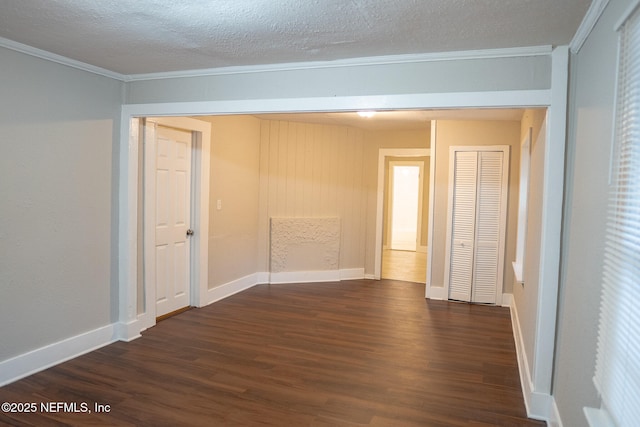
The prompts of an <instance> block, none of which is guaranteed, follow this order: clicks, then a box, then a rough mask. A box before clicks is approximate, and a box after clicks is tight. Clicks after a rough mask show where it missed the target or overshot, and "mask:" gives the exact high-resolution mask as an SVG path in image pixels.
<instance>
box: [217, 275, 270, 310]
mask: <svg viewBox="0 0 640 427" xmlns="http://www.w3.org/2000/svg"><path fill="white" fill-rule="evenodd" d="M263 274H264V273H254V274H249V275H248V276H244V277H241V278H239V279H236V280H232V281H231V282H227V283H225V284H223V285H220V286H216V287H215V288H211V289H209V290H208V291H207V300H206V301H205V305H209V304H212V303H214V302H216V301H220V300H221V299H224V298H227V297H230V296H231V295H234V294H237V293H238V292H242V291H244V290H245V289H249V288H251V287H253V286H255V285H257V284H259V283H266V282H268V280H267V281H264V276H263ZM267 275H268V274H267Z"/></svg>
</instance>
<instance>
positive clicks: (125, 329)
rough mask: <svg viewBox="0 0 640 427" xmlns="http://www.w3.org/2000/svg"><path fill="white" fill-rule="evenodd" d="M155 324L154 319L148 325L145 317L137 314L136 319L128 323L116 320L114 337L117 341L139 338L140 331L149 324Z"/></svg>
mask: <svg viewBox="0 0 640 427" xmlns="http://www.w3.org/2000/svg"><path fill="white" fill-rule="evenodd" d="M153 325H155V319H154V322H153V323H152V324H150V325H149V323H148V320H147V317H146V316H144V315H141V316H138V319H137V320H134V321H132V322H129V323H124V322H118V323H115V324H114V328H115V338H116V340H119V341H125V342H129V341H133V340H135V339H136V338H140V333H141V332H142V331H144V330H145V329H147V328H148V327H149V326H153Z"/></svg>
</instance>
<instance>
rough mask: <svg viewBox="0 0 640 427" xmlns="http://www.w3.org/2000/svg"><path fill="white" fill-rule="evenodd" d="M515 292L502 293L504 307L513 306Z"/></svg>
mask: <svg viewBox="0 0 640 427" xmlns="http://www.w3.org/2000/svg"><path fill="white" fill-rule="evenodd" d="M512 303H513V294H502V307H511V304H512Z"/></svg>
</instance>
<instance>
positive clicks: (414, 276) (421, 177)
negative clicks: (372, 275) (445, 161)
mask: <svg viewBox="0 0 640 427" xmlns="http://www.w3.org/2000/svg"><path fill="white" fill-rule="evenodd" d="M425 145H426V144H425ZM378 166H379V175H378V178H379V179H378V214H377V215H378V220H377V223H378V228H377V230H376V235H377V237H378V238H377V251H378V255H377V257H376V261H377V262H376V276H377V278H382V279H393V280H403V281H408V282H416V283H426V279H427V256H428V254H427V247H428V234H429V232H428V230H429V227H428V219H429V206H430V197H429V193H430V192H429V187H430V175H431V173H430V170H431V160H430V150H429V149H428V148H413V149H380V150H379V160H378Z"/></svg>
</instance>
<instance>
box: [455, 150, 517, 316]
mask: <svg viewBox="0 0 640 427" xmlns="http://www.w3.org/2000/svg"><path fill="white" fill-rule="evenodd" d="M451 155H452V156H453V157H452V162H451V163H452V165H451V166H452V168H453V169H452V174H451V176H450V184H451V188H450V192H451V193H450V203H449V224H450V226H449V228H448V230H450V234H449V236H448V244H447V250H448V255H449V256H448V257H447V258H448V262H447V272H448V274H447V276H448V277H447V280H448V288H449V299H453V300H459V301H468V302H477V303H488V304H495V303H496V294H497V290H498V289H500V288H501V287H502V274H501V271H502V266H503V264H504V262H503V259H504V228H505V225H506V203H505V202H506V191H507V186H506V179H507V174H506V173H505V172H506V171H505V168H507V163H506V162H505V160H506V158H507V157H506V156H508V151H506V152H505V150H504V149H501V150H496V151H487V150H482V151H467V150H465V151H457V150H454V149H452V152H451Z"/></svg>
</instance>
